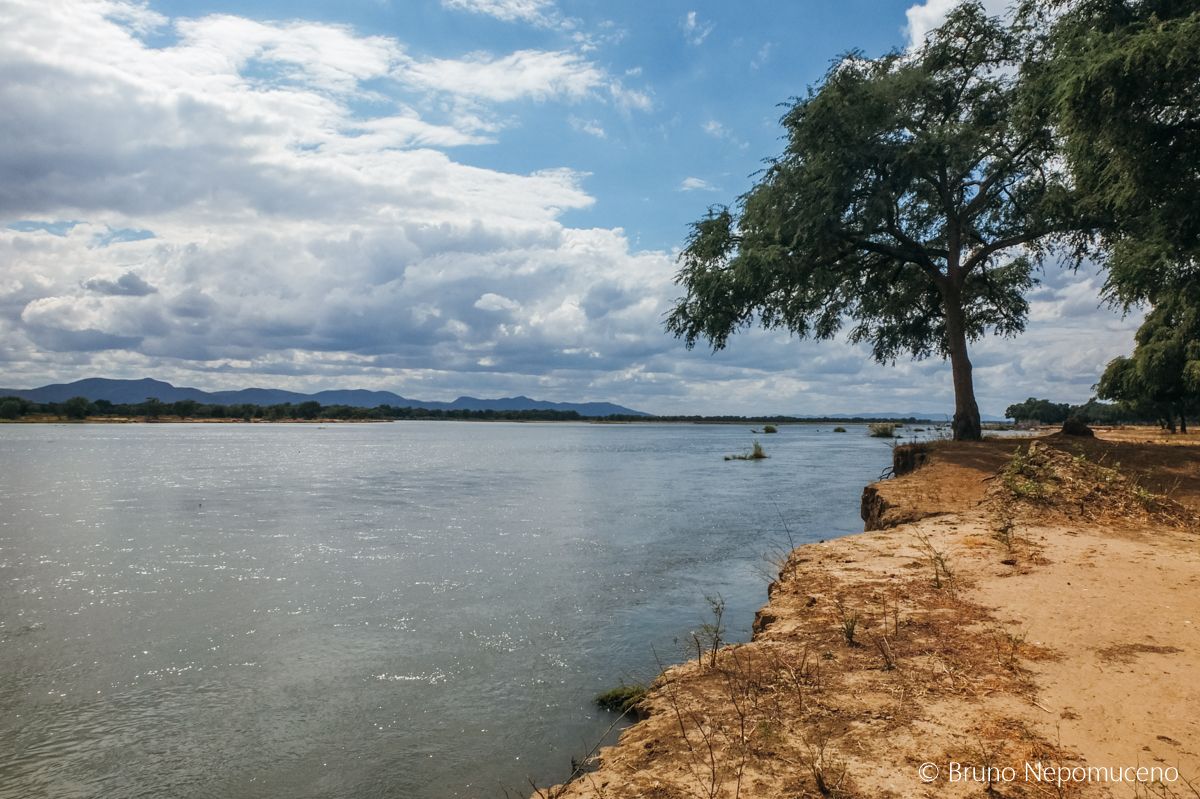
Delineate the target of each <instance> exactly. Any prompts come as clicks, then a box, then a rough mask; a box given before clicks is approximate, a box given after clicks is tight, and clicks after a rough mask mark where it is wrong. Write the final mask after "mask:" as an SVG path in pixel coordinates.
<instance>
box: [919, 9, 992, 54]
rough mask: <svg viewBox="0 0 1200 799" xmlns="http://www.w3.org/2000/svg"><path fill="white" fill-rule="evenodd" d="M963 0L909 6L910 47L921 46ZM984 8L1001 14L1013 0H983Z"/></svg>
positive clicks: (990, 12)
mask: <svg viewBox="0 0 1200 799" xmlns="http://www.w3.org/2000/svg"><path fill="white" fill-rule="evenodd" d="M959 2H961V0H925V2H923V3H916V4H914V5H911V6H909V7H908V9H907V10H906V11H905V12H904V16H905V19H906V20H907V24H906V25H905V27H904V33H905V35H906V36H908V46H909V47H910V48H915V47H919V46H920V45H921V43H922V42H924V41H925V37H926V36H928V35H929V33H930V32H932V31H933V30H935V29H936V28H937V27H938V26H940V25H941V24H942V23H943V22H945V21H946V15H947V14H949V13H950V11H951V9H953V8H954V7H955V6H957V5H958V4H959ZM982 3H983V8H984V10H985V11H987V12H988V13H989V14H994V15H996V16H1001V15H1003V14H1005V13H1006V12H1007V11H1008V9H1009V7H1010V6H1011V5H1012V3H1011V0H982Z"/></svg>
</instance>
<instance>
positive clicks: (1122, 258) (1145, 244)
mask: <svg viewBox="0 0 1200 799" xmlns="http://www.w3.org/2000/svg"><path fill="white" fill-rule="evenodd" d="M1022 16H1023V17H1024V19H1025V20H1026V21H1027V22H1030V23H1031V25H1032V27H1034V28H1035V29H1039V30H1046V31H1049V33H1048V35H1046V36H1045V37H1044V38H1043V40H1042V48H1041V50H1040V52H1039V53H1038V55H1037V56H1035V57H1033V58H1031V59H1029V60H1028V61H1027V62H1026V69H1025V72H1026V75H1025V79H1026V82H1027V83H1029V84H1030V85H1031V86H1040V89H1041V92H1042V94H1043V96H1044V97H1045V104H1046V107H1047V109H1048V110H1050V111H1051V112H1052V113H1051V118H1052V120H1053V122H1054V124H1055V126H1056V129H1057V130H1058V132H1059V134H1060V136H1061V140H1062V148H1063V155H1064V156H1065V160H1066V163H1067V164H1068V166H1069V167H1070V172H1071V175H1072V178H1073V180H1074V182H1075V185H1076V189H1077V196H1076V199H1077V206H1076V208H1077V210H1078V212H1079V214H1080V217H1081V218H1083V219H1086V220H1088V225H1087V226H1088V227H1094V228H1095V229H1097V230H1099V231H1100V233H1101V244H1102V249H1103V256H1104V260H1105V261H1106V266H1107V268H1108V283H1107V285H1106V293H1107V294H1108V296H1109V298H1110V299H1113V300H1116V301H1118V302H1120V303H1122V304H1124V305H1125V306H1126V307H1129V305H1131V304H1133V303H1136V302H1139V301H1143V300H1150V301H1155V300H1156V299H1157V297H1158V296H1159V295H1160V294H1161V293H1162V292H1163V291H1164V290H1166V291H1168V292H1169V291H1170V288H1168V287H1170V286H1172V285H1176V284H1179V283H1181V282H1189V281H1194V280H1197V279H1200V201H1198V200H1197V198H1198V197H1200V7H1198V5H1197V3H1196V2H1195V0H1120V1H1119V0H1029V1H1028V2H1027V3H1026V4H1025V6H1024V9H1023V14H1022ZM1047 23H1049V24H1047ZM1079 241H1080V244H1081V245H1082V246H1081V250H1086V249H1087V245H1088V244H1090V243H1091V242H1090V241H1089V240H1088V239H1086V238H1081V239H1080V240H1079Z"/></svg>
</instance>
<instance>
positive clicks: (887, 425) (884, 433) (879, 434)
mask: <svg viewBox="0 0 1200 799" xmlns="http://www.w3.org/2000/svg"><path fill="white" fill-rule="evenodd" d="M867 430H868V432H869V433H870V435H871V436H872V437H873V438H895V437H896V425H894V424H892V423H891V422H872V423H871V425H870V427H868V428H867Z"/></svg>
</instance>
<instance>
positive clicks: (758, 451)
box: [725, 439, 770, 461]
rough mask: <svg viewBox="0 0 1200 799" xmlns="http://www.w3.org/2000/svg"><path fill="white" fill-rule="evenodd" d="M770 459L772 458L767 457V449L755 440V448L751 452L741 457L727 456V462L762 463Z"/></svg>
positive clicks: (744, 453)
mask: <svg viewBox="0 0 1200 799" xmlns="http://www.w3.org/2000/svg"><path fill="white" fill-rule="evenodd" d="M769 457H770V456H769V455H767V451H766V450H765V449H763V446H762V444H760V443H759V442H758V439H755V440H754V446H753V448H751V450H750V451H749V452H743V453H741V454H739V455H726V456H725V460H727V461H760V460H763V459H764V458H769Z"/></svg>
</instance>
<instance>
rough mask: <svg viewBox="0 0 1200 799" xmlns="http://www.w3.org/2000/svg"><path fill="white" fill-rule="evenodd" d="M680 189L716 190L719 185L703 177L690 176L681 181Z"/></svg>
mask: <svg viewBox="0 0 1200 799" xmlns="http://www.w3.org/2000/svg"><path fill="white" fill-rule="evenodd" d="M679 190H680V191H716V190H717V187H716V186H714V185H712V184H711V183H709V182H708V181H707V180H703V179H701V178H693V177H688V178H684V179H683V180H682V181H681V182H680V183H679Z"/></svg>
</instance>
